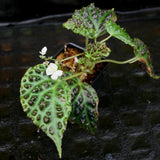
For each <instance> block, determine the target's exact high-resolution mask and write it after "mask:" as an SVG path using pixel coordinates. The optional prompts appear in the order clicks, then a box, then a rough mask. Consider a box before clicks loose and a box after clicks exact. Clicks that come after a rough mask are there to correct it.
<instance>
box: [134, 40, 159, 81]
mask: <svg viewBox="0 0 160 160" xmlns="http://www.w3.org/2000/svg"><path fill="white" fill-rule="evenodd" d="M134 43H135V46H134V54H135V56H136V57H137V58H138V61H139V62H141V63H143V64H145V66H146V71H147V73H148V74H149V75H150V76H151V77H152V78H154V79H159V78H160V76H157V75H155V74H154V71H153V66H152V61H151V57H150V52H149V50H148V48H147V46H146V45H145V44H144V42H143V41H141V40H140V39H138V38H134Z"/></svg>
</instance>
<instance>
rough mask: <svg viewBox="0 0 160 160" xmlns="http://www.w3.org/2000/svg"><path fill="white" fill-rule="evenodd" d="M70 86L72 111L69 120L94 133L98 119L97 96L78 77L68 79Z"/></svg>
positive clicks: (92, 89)
mask: <svg viewBox="0 0 160 160" xmlns="http://www.w3.org/2000/svg"><path fill="white" fill-rule="evenodd" d="M67 83H69V84H70V87H71V96H72V100H71V102H72V112H71V115H70V121H71V122H72V123H76V124H79V126H80V127H82V128H84V129H87V130H88V131H89V132H91V133H94V131H95V128H96V126H97V120H98V102H99V99H98V96H97V93H96V91H95V90H94V88H93V87H92V86H91V85H89V84H87V83H81V82H80V80H79V78H74V79H71V80H68V81H67Z"/></svg>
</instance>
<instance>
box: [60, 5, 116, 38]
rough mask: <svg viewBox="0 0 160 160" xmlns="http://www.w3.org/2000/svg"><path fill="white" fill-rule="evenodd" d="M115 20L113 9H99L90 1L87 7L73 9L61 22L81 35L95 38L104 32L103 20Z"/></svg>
mask: <svg viewBox="0 0 160 160" xmlns="http://www.w3.org/2000/svg"><path fill="white" fill-rule="evenodd" d="M116 20H117V17H116V14H115V12H114V9H111V10H101V9H99V8H97V7H95V5H94V3H91V4H90V5H88V6H87V7H83V8H82V9H80V10H75V13H74V14H73V16H72V18H70V19H69V20H68V21H67V22H65V23H64V24H63V26H64V27H65V28H67V29H71V30H72V31H73V32H75V33H78V34H80V35H83V36H85V37H88V38H91V39H95V38H97V37H99V36H101V35H104V34H105V33H106V30H105V22H106V21H113V22H115V21H116Z"/></svg>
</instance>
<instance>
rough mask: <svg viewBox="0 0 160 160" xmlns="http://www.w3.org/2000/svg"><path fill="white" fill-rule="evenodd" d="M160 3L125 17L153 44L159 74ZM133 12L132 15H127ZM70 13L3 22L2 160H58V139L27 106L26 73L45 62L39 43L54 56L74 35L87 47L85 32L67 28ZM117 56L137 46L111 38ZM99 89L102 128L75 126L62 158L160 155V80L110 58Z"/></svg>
mask: <svg viewBox="0 0 160 160" xmlns="http://www.w3.org/2000/svg"><path fill="white" fill-rule="evenodd" d="M159 13H160V10H159V9H157V10H154V11H153V10H150V11H143V12H141V13H133V14H131V13H130V14H129V13H128V14H120V15H119V17H120V21H119V24H120V25H121V26H123V27H124V28H126V30H127V32H128V33H129V34H130V35H131V36H132V37H139V38H140V39H142V40H143V41H144V42H145V43H146V44H147V45H148V47H149V49H150V52H151V57H152V61H153V63H154V69H155V72H156V73H157V74H160V18H159ZM125 17H126V19H125ZM67 18H68V17H63V18H60V17H59V18H51V19H45V20H43V21H42V20H40V21H38V22H35V23H32V24H31V23H30V24H23V25H9V26H8V24H7V26H3V27H1V28H0V35H1V36H0V160H57V159H58V154H57V151H56V148H55V145H54V143H53V142H52V141H51V140H50V139H49V138H48V137H47V136H46V135H45V134H44V133H43V132H41V131H40V130H38V128H37V127H36V126H35V125H33V124H32V122H31V120H30V119H28V118H27V117H26V114H25V113H23V110H22V107H21V105H20V101H19V86H20V79H21V77H22V76H23V74H24V72H25V70H26V69H27V68H29V67H30V66H33V65H35V64H37V63H41V62H42V61H41V60H40V58H39V57H38V56H39V50H41V48H42V47H43V46H47V47H48V55H54V54H56V53H57V51H58V50H59V49H60V48H61V47H62V46H63V45H64V44H65V43H67V42H74V43H76V44H78V45H81V46H82V47H83V46H84V38H83V37H81V36H79V35H75V34H73V33H72V32H70V31H67V30H66V29H64V28H63V27H62V23H61V22H63V21H65V20H66V19H67ZM107 44H108V46H109V47H110V48H111V49H112V58H113V59H116V60H123V59H125V58H131V57H132V56H133V53H132V49H131V48H130V47H129V46H126V45H123V43H122V42H119V41H118V40H116V39H114V38H112V39H111V40H110V41H109V42H108V43H107ZM97 83H101V86H100V88H99V89H98V94H99V99H100V104H99V122H98V128H97V131H96V134H95V135H90V134H89V133H87V132H86V131H83V130H81V129H79V128H78V127H77V126H73V125H70V124H69V125H68V129H67V131H66V132H65V134H64V138H63V158H62V159H63V160H159V159H160V155H159V153H160V98H159V97H160V80H153V79H151V78H150V77H149V76H148V75H147V74H146V73H145V72H144V71H143V70H142V69H141V67H140V65H139V64H138V63H135V64H132V65H115V64H109V65H108V67H107V68H106V69H105V71H104V78H103V80H102V81H101V82H97Z"/></svg>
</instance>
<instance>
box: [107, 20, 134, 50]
mask: <svg viewBox="0 0 160 160" xmlns="http://www.w3.org/2000/svg"><path fill="white" fill-rule="evenodd" d="M105 25H106V30H107V32H108V33H109V34H110V35H111V36H113V37H116V38H117V39H119V40H121V41H123V42H124V43H126V44H129V45H130V46H132V47H133V46H134V42H133V39H132V38H131V37H130V36H129V35H128V33H127V32H126V30H125V29H124V28H121V27H120V26H119V25H117V24H116V23H113V22H111V21H107V22H106V24H105Z"/></svg>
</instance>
